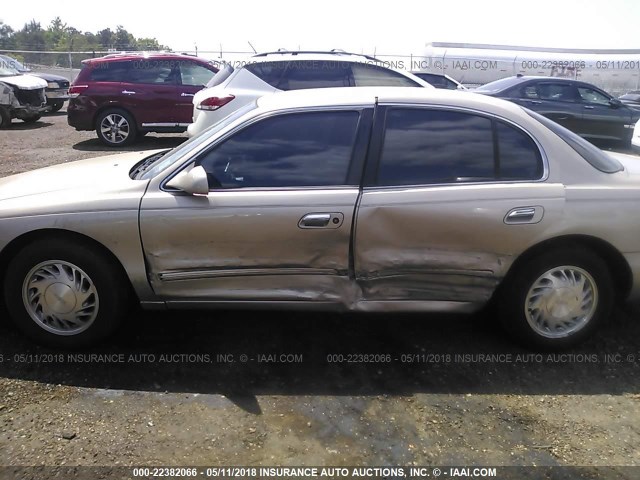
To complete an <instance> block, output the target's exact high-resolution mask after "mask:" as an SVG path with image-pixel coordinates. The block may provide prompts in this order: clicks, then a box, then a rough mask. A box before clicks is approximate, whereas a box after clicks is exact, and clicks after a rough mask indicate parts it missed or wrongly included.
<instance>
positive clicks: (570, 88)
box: [474, 75, 640, 145]
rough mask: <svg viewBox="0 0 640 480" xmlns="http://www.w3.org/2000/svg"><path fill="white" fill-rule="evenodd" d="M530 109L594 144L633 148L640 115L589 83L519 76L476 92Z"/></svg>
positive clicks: (496, 82) (488, 85)
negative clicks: (612, 143) (615, 143)
mask: <svg viewBox="0 0 640 480" xmlns="http://www.w3.org/2000/svg"><path fill="white" fill-rule="evenodd" d="M474 92H475V93H483V94H485V95H491V96H494V97H501V98H505V99H507V100H511V101H512V102H515V103H518V104H520V105H522V106H524V107H527V108H530V109H531V110H534V111H536V112H538V113H540V114H542V115H544V116H545V117H547V118H550V119H551V120H554V121H555V122H557V123H559V124H560V125H562V126H564V127H566V128H568V129H569V130H571V131H572V132H575V133H577V134H578V135H580V136H582V137H584V138H587V139H589V140H591V141H602V140H605V141H611V140H613V141H617V142H621V143H623V144H624V145H630V143H631V137H632V135H633V129H634V127H635V124H636V122H637V121H638V120H639V119H640V111H638V110H635V109H633V108H630V107H628V106H627V105H625V104H623V103H622V102H621V101H620V100H618V99H617V98H613V97H612V96H611V95H609V94H608V93H606V92H605V91H603V90H600V89H599V88H598V87H596V86H594V85H591V84H589V83H584V82H580V81H577V80H571V79H566V78H556V77H527V76H520V75H518V76H515V77H509V78H504V79H502V80H496V81H495V82H491V83H487V84H486V85H483V86H481V87H478V88H476V89H475V90H474Z"/></svg>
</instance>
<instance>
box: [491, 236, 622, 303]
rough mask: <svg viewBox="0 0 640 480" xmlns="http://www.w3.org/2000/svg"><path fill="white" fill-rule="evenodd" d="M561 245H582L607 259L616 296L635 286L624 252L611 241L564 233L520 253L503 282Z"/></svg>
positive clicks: (619, 297) (620, 296)
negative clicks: (524, 266) (528, 263)
mask: <svg viewBox="0 0 640 480" xmlns="http://www.w3.org/2000/svg"><path fill="white" fill-rule="evenodd" d="M561 247H582V248H586V249H588V250H590V251H592V252H593V253H595V254H596V255H598V256H599V257H600V258H602V259H603V260H604V261H605V263H606V264H607V268H608V269H609V272H610V273H611V278H612V279H613V281H614V285H615V295H616V298H618V299H624V298H626V297H627V296H628V295H629V293H630V292H631V288H632V286H633V273H632V271H631V267H630V266H629V264H628V263H627V260H626V259H625V258H624V256H623V255H622V253H621V252H620V251H619V250H618V249H617V248H616V247H614V246H613V245H611V244H610V243H609V242H607V241H605V240H602V239H600V238H597V237H593V236H590V235H563V236H560V237H554V238H550V239H548V240H544V241H542V242H540V243H537V244H535V245H533V246H531V247H530V248H528V249H527V250H525V251H524V252H523V253H522V254H520V255H519V256H518V258H516V260H515V261H514V262H513V263H512V264H511V267H509V270H508V271H507V274H506V275H505V277H504V280H503V282H504V281H505V280H508V279H509V278H510V276H512V275H514V274H515V272H517V271H518V270H519V269H520V267H521V266H522V265H524V264H526V263H527V262H528V261H529V260H531V259H532V258H534V257H536V256H537V255H539V254H541V253H544V252H546V251H548V250H549V249H551V248H561Z"/></svg>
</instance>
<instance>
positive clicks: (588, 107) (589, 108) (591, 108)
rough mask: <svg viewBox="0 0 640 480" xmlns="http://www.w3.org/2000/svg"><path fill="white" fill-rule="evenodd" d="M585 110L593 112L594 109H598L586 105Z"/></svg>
mask: <svg viewBox="0 0 640 480" xmlns="http://www.w3.org/2000/svg"><path fill="white" fill-rule="evenodd" d="M584 108H586V109H587V110H593V109H594V108H596V107H592V106H590V105H585V106H584Z"/></svg>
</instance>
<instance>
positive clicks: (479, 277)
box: [354, 106, 564, 308]
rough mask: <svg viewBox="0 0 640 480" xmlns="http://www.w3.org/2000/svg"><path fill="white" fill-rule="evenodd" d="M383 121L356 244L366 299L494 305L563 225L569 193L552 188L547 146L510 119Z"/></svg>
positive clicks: (397, 117)
mask: <svg viewBox="0 0 640 480" xmlns="http://www.w3.org/2000/svg"><path fill="white" fill-rule="evenodd" d="M376 118H377V119H380V121H379V123H378V122H377V123H376V126H375V127H374V139H377V140H378V142H379V143H378V144H373V145H372V147H371V149H372V155H374V157H375V156H377V160H376V158H374V161H373V162H371V164H370V165H368V166H367V168H368V170H367V172H366V175H365V187H364V191H363V195H362V198H361V200H360V202H359V210H358V218H357V223H356V225H357V227H356V234H355V245H354V247H355V248H354V251H355V274H356V278H357V280H358V284H359V286H360V287H361V289H362V295H363V299H364V300H365V302H366V301H387V302H388V301H403V302H407V301H427V302H456V303H457V304H460V305H462V304H469V305H476V306H477V305H480V304H482V303H484V302H485V301H487V300H488V299H489V297H490V296H491V294H492V293H493V291H494V289H495V287H496V285H497V283H498V282H499V281H500V280H501V278H502V277H503V276H504V274H505V272H506V270H507V269H508V266H509V265H510V263H511V262H512V260H513V258H515V256H517V255H518V254H519V253H521V252H522V251H524V250H525V249H526V248H527V247H528V246H529V245H531V244H532V243H534V242H535V241H536V240H535V239H536V238H537V237H538V236H539V235H540V234H541V233H542V232H544V231H545V230H546V229H547V225H548V223H547V222H548V221H553V220H554V219H556V220H557V218H558V215H559V214H560V212H561V207H562V205H563V203H564V189H563V186H562V185H560V184H553V183H548V182H545V181H543V180H544V179H545V177H546V169H545V164H544V161H543V156H542V154H541V152H540V149H539V148H538V146H537V144H536V143H535V142H534V141H533V140H532V138H531V137H530V136H529V135H528V134H527V133H525V132H524V131H523V130H520V129H519V128H517V127H515V126H513V125H511V124H509V123H506V122H503V121H501V120H498V119H494V118H491V117H487V116H483V115H479V114H476V113H472V112H466V111H459V110H458V111H453V110H447V109H442V108H427V107H408V106H407V107H402V106H393V107H381V108H380V109H379V111H377V112H376ZM376 163H377V166H376ZM369 167H371V168H369ZM441 306H442V304H441ZM363 308H366V307H363Z"/></svg>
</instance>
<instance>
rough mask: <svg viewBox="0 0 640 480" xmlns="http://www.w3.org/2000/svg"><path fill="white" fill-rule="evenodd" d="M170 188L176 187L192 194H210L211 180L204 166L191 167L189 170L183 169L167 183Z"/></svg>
mask: <svg viewBox="0 0 640 480" xmlns="http://www.w3.org/2000/svg"><path fill="white" fill-rule="evenodd" d="M166 186H167V187H169V188H175V189H176V190H180V191H183V192H186V193H189V194H191V195H208V194H209V181H208V180H207V172H205V170H204V168H202V166H198V167H191V168H190V169H188V170H186V169H185V170H183V171H181V172H180V173H179V174H178V175H176V176H175V177H173V178H172V179H171V180H170V181H168V182H167V183H166Z"/></svg>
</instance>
